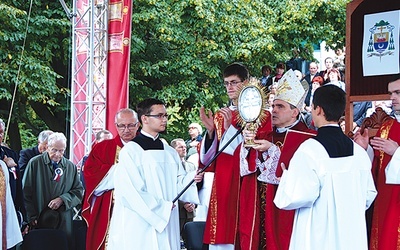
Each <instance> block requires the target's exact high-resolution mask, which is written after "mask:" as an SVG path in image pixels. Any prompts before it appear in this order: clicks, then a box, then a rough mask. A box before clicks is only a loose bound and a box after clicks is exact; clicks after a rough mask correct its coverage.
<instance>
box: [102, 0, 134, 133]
mask: <svg viewBox="0 0 400 250" xmlns="http://www.w3.org/2000/svg"><path fill="white" fill-rule="evenodd" d="M131 19H132V1H131V0H110V2H109V24H108V40H109V49H108V61H107V98H106V129H108V130H110V131H111V132H112V133H113V135H114V136H115V135H116V134H117V130H116V128H115V124H114V123H115V119H114V118H115V113H116V112H117V111H118V110H120V109H122V108H127V107H128V96H129V84H128V83H129V56H130V44H131V25H132V21H131Z"/></svg>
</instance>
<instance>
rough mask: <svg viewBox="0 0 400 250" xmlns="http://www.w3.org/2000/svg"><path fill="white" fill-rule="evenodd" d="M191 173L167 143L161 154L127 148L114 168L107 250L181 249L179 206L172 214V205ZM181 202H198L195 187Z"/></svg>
mask: <svg viewBox="0 0 400 250" xmlns="http://www.w3.org/2000/svg"><path fill="white" fill-rule="evenodd" d="M195 174H196V172H195V171H193V172H190V173H187V174H186V172H185V170H184V169H183V166H182V164H181V160H180V159H179V156H178V154H177V152H176V151H175V150H174V149H173V148H172V147H170V146H168V145H167V144H165V143H164V150H146V151H145V150H143V149H142V147H140V146H139V145H138V144H137V143H135V142H129V143H127V144H126V145H125V146H124V147H123V148H122V149H121V151H120V154H119V163H118V164H117V166H116V167H115V173H114V198H115V203H114V209H113V214H112V216H111V222H110V231H109V240H108V246H107V249H108V250H120V249H122V250H123V249H146V250H152V249H154V250H156V249H171V250H175V249H180V241H179V237H180V232H179V214H178V204H177V203H176V204H175V207H174V208H173V209H172V205H173V204H172V200H173V199H174V198H175V197H176V196H177V194H178V193H179V192H180V191H181V190H182V189H183V188H184V187H185V186H186V185H187V184H188V183H189V182H190V181H191V180H193V178H194V176H195ZM180 200H182V201H186V202H190V203H195V204H198V203H199V200H198V195H197V187H196V184H195V183H193V184H192V185H191V186H190V187H189V189H188V190H187V191H186V192H185V193H184V194H183V195H182V196H181V198H180Z"/></svg>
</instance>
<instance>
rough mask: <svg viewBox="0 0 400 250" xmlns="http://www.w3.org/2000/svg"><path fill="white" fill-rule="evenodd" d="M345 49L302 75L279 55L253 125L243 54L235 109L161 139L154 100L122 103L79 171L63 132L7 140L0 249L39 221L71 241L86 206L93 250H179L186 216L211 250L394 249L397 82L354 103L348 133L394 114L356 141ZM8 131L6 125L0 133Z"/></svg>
mask: <svg viewBox="0 0 400 250" xmlns="http://www.w3.org/2000/svg"><path fill="white" fill-rule="evenodd" d="M338 58H339V56H338ZM340 58H341V61H340V63H341V64H339V66H337V65H336V66H335V63H334V59H333V58H326V59H325V61H324V62H325V66H326V70H324V71H319V70H318V64H317V63H316V62H311V63H310V64H309V72H307V73H306V74H304V75H303V74H302V73H301V71H299V70H297V71H296V69H294V70H293V69H287V68H286V64H285V63H283V62H280V63H278V64H277V65H276V68H275V70H276V71H275V74H273V70H272V68H271V67H269V66H264V67H262V73H263V76H262V77H261V78H260V84H261V85H260V86H261V87H263V89H267V91H268V92H267V94H268V98H267V100H266V103H265V109H264V110H262V112H261V113H262V115H261V116H262V119H260V120H258V121H257V126H256V129H250V128H249V126H248V125H246V124H245V125H243V123H242V122H241V121H240V120H241V117H240V113H239V112H238V109H237V106H238V104H239V103H238V102H239V100H238V98H239V94H240V90H241V89H242V87H243V86H244V85H246V84H247V83H248V82H249V80H250V73H249V71H248V69H247V67H246V66H245V65H243V64H241V63H232V64H230V65H228V66H227V67H226V68H225V69H224V70H223V72H222V75H223V84H224V86H225V89H226V94H227V96H228V98H229V100H230V101H229V106H227V107H223V108H221V109H220V110H218V111H217V112H216V113H212V112H211V111H210V110H208V109H207V108H206V107H202V108H201V109H200V114H199V121H201V123H202V124H199V123H197V122H192V123H190V124H189V125H188V139H187V140H184V139H182V138H175V139H174V140H172V141H171V142H170V143H168V142H167V141H165V140H164V139H163V138H162V133H163V132H164V131H165V130H166V127H167V122H168V114H167V111H166V110H167V109H166V105H165V104H164V102H163V101H161V100H158V99H154V98H149V99H145V100H143V101H142V102H140V103H139V104H138V105H137V107H136V109H135V110H133V109H129V108H125V109H121V110H119V111H118V112H117V113H116V114H115V126H116V130H117V135H115V136H112V134H111V133H110V132H109V131H107V130H104V131H100V132H99V133H98V134H97V136H96V142H95V144H94V146H93V148H92V150H91V152H90V153H89V154H88V155H86V156H85V157H84V159H83V160H82V162H83V164H82V165H83V166H82V168H81V169H80V170H81V173H80V175H81V176H79V173H78V169H77V167H76V166H75V165H74V164H73V163H72V162H70V161H69V160H68V159H66V158H65V157H64V151H65V149H66V145H67V144H66V143H67V139H66V137H65V135H64V134H63V133H59V132H53V131H50V130H45V131H42V132H41V133H40V134H39V136H38V145H37V146H35V147H33V148H29V149H25V150H21V151H20V153H19V154H18V153H16V152H15V151H13V150H11V149H10V148H8V147H6V146H1V148H0V149H1V155H0V156H1V160H0V165H1V168H0V208H1V211H2V219H1V220H0V221H1V225H3V227H0V229H1V232H2V234H1V235H2V237H1V239H2V244H3V248H2V249H16V248H17V247H18V244H19V243H20V242H22V241H23V236H24V235H25V234H27V233H29V232H30V230H35V229H37V228H53V229H60V230H62V231H64V232H65V234H66V237H67V239H68V247H69V249H75V242H74V239H73V237H74V236H73V218H74V208H75V207H80V206H81V207H82V211H81V216H82V218H83V220H84V221H85V223H86V225H87V233H86V243H85V244H86V249H88V250H95V249H96V250H97V249H174V250H175V249H181V248H184V247H185V246H184V245H185V240H186V238H187V237H188V236H187V235H185V230H184V225H185V224H186V223H188V222H192V221H195V220H202V221H205V229H204V234H203V243H204V247H206V248H207V249H211V250H213V249H217V250H220V249H223V250H234V249H243V250H253V249H267V250H269V249H368V248H369V249H385V250H386V249H398V245H397V244H398V241H399V239H400V233H399V232H400V230H399V229H400V226H399V224H398V220H399V219H400V209H398V206H397V199H398V197H399V192H400V188H399V186H397V185H399V184H400V178H399V175H398V173H399V171H400V169H399V168H400V163H399V162H398V161H399V159H400V157H399V154H400V153H399V152H400V151H399V150H398V148H399V143H400V140H399V138H400V137H399V135H398V133H399V131H400V129H399V128H398V127H399V126H400V125H399V124H400V79H399V80H396V81H393V82H390V83H388V92H389V94H390V101H389V102H388V101H382V102H374V103H372V102H370V104H371V105H368V102H365V103H364V102H363V103H355V104H354V110H355V111H354V113H355V114H354V121H355V123H354V127H355V128H356V127H359V126H361V122H362V120H363V119H364V118H365V117H366V116H367V115H369V114H370V113H371V109H373V108H374V107H377V106H381V107H384V110H385V111H387V112H388V113H390V114H392V115H393V119H391V120H388V121H387V122H385V123H384V124H383V125H382V127H381V128H380V130H379V131H378V133H377V135H376V136H375V137H373V138H372V139H371V140H370V138H369V134H368V129H365V130H364V131H357V132H356V133H355V136H354V138H350V137H348V136H347V135H345V134H344V131H343V128H342V126H343V124H342V123H343V121H344V119H343V115H344V111H345V106H346V93H345V90H346V88H345V83H344V81H343V75H344V72H343V71H342V70H341V67H342V68H343V67H344V65H343V64H344V60H342V59H343V58H342V55H341V57H340ZM295 71H296V72H295ZM291 75H293V77H290V76H291ZM357 110H360V112H357ZM356 113H357V114H356ZM203 128H204V129H205V132H204V133H203ZM4 130H5V123H4V122H3V121H2V120H0V142H2V140H3V135H4ZM289 132H290V136H289ZM297 135H307V137H296V136H297ZM291 136H294V137H293V138H294V139H293V138H292V137H291ZM300 138H302V139H300ZM247 141H254V143H255V144H254V145H252V146H251V147H249V146H246V145H245V142H247ZM288 152H292V153H293V152H294V154H293V155H289V156H288V155H287V154H288ZM285 157H289V159H288V161H285V162H284V163H282V162H283V161H282V159H283V158H285ZM203 168H205V169H203ZM200 170H201V171H200ZM83 184H84V185H83ZM181 190H185V191H184V192H181ZM366 211H368V212H366ZM366 213H367V214H368V213H369V214H371V216H366ZM49 217H50V218H51V219H50V220H49V219H48V218H49ZM45 218H47V219H45ZM368 218H372V220H369V219H368Z"/></svg>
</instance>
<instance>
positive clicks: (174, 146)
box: [171, 138, 185, 148]
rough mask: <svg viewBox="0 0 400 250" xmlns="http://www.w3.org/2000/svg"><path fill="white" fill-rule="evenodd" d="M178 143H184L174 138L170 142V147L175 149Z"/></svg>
mask: <svg viewBox="0 0 400 250" xmlns="http://www.w3.org/2000/svg"><path fill="white" fill-rule="evenodd" d="M178 141H181V142H183V143H185V141H184V140H183V139H182V138H176V139H173V140H172V141H171V147H173V148H176V147H177V144H178Z"/></svg>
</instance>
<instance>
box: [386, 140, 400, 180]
mask: <svg viewBox="0 0 400 250" xmlns="http://www.w3.org/2000/svg"><path fill="white" fill-rule="evenodd" d="M385 176H386V184H400V147H398V148H397V149H396V151H395V152H394V154H393V155H392V158H391V159H390V161H389V164H388V165H387V166H386V168H385Z"/></svg>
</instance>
